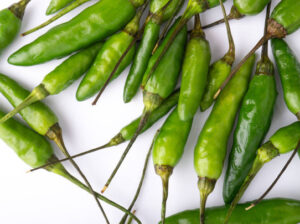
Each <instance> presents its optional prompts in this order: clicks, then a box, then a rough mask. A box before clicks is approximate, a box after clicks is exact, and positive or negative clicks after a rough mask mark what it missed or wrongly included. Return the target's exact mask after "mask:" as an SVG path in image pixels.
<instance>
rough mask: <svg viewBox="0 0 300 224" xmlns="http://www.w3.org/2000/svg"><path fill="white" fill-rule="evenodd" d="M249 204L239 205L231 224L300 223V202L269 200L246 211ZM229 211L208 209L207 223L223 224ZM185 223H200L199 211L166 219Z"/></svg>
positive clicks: (218, 208)
mask: <svg viewBox="0 0 300 224" xmlns="http://www.w3.org/2000/svg"><path fill="white" fill-rule="evenodd" d="M249 204H250V203H244V204H240V205H237V207H236V210H235V211H234V212H233V214H232V218H231V220H230V224H249V223H252V224H254V223H255V224H278V223H284V224H295V223H299V222H300V201H297V200H293V199H287V198H274V199H268V200H264V201H263V202H262V203H261V204H259V205H258V206H257V208H256V209H253V210H251V211H245V208H246V207H247V206H248V205H249ZM227 210H228V207H226V206H220V207H213V208H208V209H207V213H206V218H205V222H206V223H207V224H223V223H224V219H225V215H226V213H227ZM283 214H284V215H283ZM183 223H184V224H197V223H199V209H195V210H188V211H184V212H180V213H178V214H175V215H173V216H170V217H169V218H167V219H166V224H183Z"/></svg>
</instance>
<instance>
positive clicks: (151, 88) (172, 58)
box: [101, 21, 187, 193]
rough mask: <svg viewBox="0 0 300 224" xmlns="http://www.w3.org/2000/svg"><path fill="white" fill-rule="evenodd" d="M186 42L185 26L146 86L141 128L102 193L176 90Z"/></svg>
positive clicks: (156, 53)
mask: <svg viewBox="0 0 300 224" xmlns="http://www.w3.org/2000/svg"><path fill="white" fill-rule="evenodd" d="M177 22H178V21H177ZM177 22H175V24H174V25H173V27H172V28H171V30H170V31H169V33H168V35H167V37H166V39H165V40H164V41H163V43H162V45H161V46H160V47H159V48H158V49H157V51H156V52H155V54H154V55H153V56H152V57H151V59H150V61H149V65H148V68H149V67H150V69H151V67H152V65H153V64H154V63H155V61H156V60H158V55H159V54H160V52H161V49H162V48H163V47H164V46H165V44H166V42H168V41H169V38H170V35H171V34H172V32H173V30H174V28H175V26H176V24H177ZM186 40H187V27H186V26H185V27H184V29H182V30H181V32H180V33H179V34H178V35H177V37H176V38H175V41H174V42H173V43H172V45H171V47H170V48H169V49H168V51H167V53H166V55H165V57H163V58H162V59H161V60H160V62H159V63H158V67H157V69H156V71H155V72H154V74H153V76H151V78H150V79H149V81H148V82H147V85H146V86H145V89H144V97H143V101H144V110H143V113H142V116H141V120H140V123H139V126H138V128H137V130H136V132H135V134H134V136H133V137H132V138H131V140H130V142H129V143H128V145H127V147H126V149H125V151H124V153H123V155H122V156H121V159H120V160H119V162H118V164H117V166H116V168H115V169H114V171H113V172H112V174H111V176H110V177H109V179H108V181H107V182H106V184H105V186H104V188H103V189H102V191H101V192H102V193H103V192H104V191H105V190H106V189H107V188H108V186H109V184H110V183H111V181H112V179H113V178H114V176H115V175H116V173H117V172H118V170H119V168H120V166H121V165H122V163H123V161H124V159H125V158H126V155H127V154H128V152H129V150H130V148H131V147H132V145H133V144H134V142H135V140H136V139H137V137H138V136H139V134H140V132H141V131H142V129H143V128H144V126H145V124H146V122H147V120H148V119H149V116H150V115H151V114H152V112H153V111H154V110H155V109H156V108H158V107H159V105H161V103H162V102H163V100H164V99H166V98H167V97H168V96H169V95H170V94H171V93H172V92H173V91H174V88H175V86H176V84H177V81H178V77H179V74H180V69H181V64H182V61H183V54H184V49H185V44H186Z"/></svg>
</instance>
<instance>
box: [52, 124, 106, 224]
mask: <svg viewBox="0 0 300 224" xmlns="http://www.w3.org/2000/svg"><path fill="white" fill-rule="evenodd" d="M47 135H48V136H47V137H49V138H50V139H51V140H53V141H54V142H55V143H56V145H57V146H58V147H59V149H60V150H61V151H62V153H63V154H64V155H65V156H66V157H68V158H69V159H70V162H71V163H72V165H73V166H74V168H75V169H76V170H77V172H78V173H79V175H80V176H81V177H82V179H83V180H84V182H85V183H86V185H87V186H88V188H89V190H90V192H93V193H92V195H93V196H94V198H95V200H96V202H97V205H98V207H99V209H100V211H101V213H102V214H103V216H104V219H105V221H106V223H107V224H109V223H110V222H109V220H108V218H107V215H106V213H105V211H104V209H103V207H102V205H101V203H100V201H99V200H98V198H97V195H96V194H95V193H94V190H93V188H92V186H91V184H90V182H89V181H88V179H87V178H86V176H85V175H84V173H83V172H82V171H81V169H80V168H79V166H78V165H77V163H76V162H75V161H74V160H73V159H72V158H70V154H69V152H68V150H67V149H66V146H65V143H64V140H63V137H62V130H61V128H60V127H59V125H58V124H56V125H54V126H53V127H52V128H51V129H50V131H49V132H48V133H47Z"/></svg>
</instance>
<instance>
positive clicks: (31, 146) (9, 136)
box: [0, 111, 53, 167]
mask: <svg viewBox="0 0 300 224" xmlns="http://www.w3.org/2000/svg"><path fill="white" fill-rule="evenodd" d="M4 115H5V114H4V113H3V112H2V111H0V117H3V116H4ZM0 138H1V139H2V140H3V141H4V142H5V143H6V144H7V145H8V146H9V147H11V148H12V149H13V150H14V151H15V153H16V154H17V155H18V156H19V157H20V158H21V159H22V160H23V161H24V162H25V163H27V164H28V165H29V166H31V167H39V166H41V165H44V164H46V163H47V162H48V160H49V159H50V158H51V157H52V156H53V151H52V148H51V145H50V144H49V142H48V141H47V140H46V139H45V138H44V137H43V136H41V135H39V134H37V133H35V132H34V131H32V130H31V129H29V128H28V127H26V126H24V125H23V124H21V123H19V122H17V121H16V120H14V119H13V118H12V119H9V120H8V121H6V122H4V123H2V124H0Z"/></svg>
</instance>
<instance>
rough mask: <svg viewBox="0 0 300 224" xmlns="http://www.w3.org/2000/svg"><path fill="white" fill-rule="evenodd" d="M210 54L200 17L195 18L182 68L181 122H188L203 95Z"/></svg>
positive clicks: (179, 107)
mask: <svg viewBox="0 0 300 224" xmlns="http://www.w3.org/2000/svg"><path fill="white" fill-rule="evenodd" d="M210 59H211V54H210V46H209V43H208V41H207V40H206V39H205V34H204V32H203V30H202V28H201V23H200V16H199V15H196V16H195V28H194V30H193V31H192V33H191V39H190V41H189V43H188V45H187V49H186V52H185V59H184V62H183V67H182V81H181V89H180V97H179V102H178V113H179V117H180V119H182V120H190V119H192V118H193V117H194V115H195V113H196V112H197V110H198V108H199V105H200V102H201V99H202V96H203V94H204V90H205V85H206V80H207V74H208V69H209V64H210Z"/></svg>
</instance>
